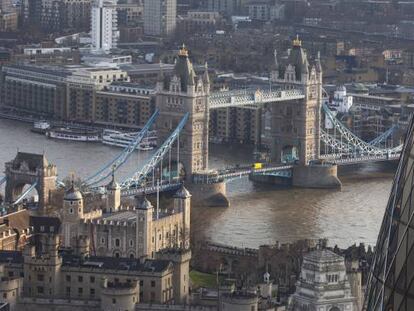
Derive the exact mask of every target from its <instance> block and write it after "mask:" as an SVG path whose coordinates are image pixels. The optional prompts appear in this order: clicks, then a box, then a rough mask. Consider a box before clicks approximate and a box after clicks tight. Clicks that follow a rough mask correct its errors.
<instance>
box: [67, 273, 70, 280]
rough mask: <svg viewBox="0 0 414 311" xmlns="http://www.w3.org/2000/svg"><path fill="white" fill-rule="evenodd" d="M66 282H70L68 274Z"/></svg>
mask: <svg viewBox="0 0 414 311" xmlns="http://www.w3.org/2000/svg"><path fill="white" fill-rule="evenodd" d="M66 282H70V275H69V274H67V275H66Z"/></svg>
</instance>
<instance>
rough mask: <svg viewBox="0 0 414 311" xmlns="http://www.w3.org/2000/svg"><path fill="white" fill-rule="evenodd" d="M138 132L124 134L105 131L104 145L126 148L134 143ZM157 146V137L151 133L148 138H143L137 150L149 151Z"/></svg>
mask: <svg viewBox="0 0 414 311" xmlns="http://www.w3.org/2000/svg"><path fill="white" fill-rule="evenodd" d="M137 135H138V132H128V133H123V132H120V131H115V130H104V131H103V135H102V143H103V144H105V145H109V146H114V147H120V148H126V147H127V146H129V145H130V144H131V143H133V142H134V140H135V138H136V136H137ZM156 145H157V136H156V135H155V131H149V132H148V134H147V136H146V137H144V138H143V140H142V141H141V143H140V144H138V146H137V147H136V149H137V150H142V151H149V150H152V149H154V147H156Z"/></svg>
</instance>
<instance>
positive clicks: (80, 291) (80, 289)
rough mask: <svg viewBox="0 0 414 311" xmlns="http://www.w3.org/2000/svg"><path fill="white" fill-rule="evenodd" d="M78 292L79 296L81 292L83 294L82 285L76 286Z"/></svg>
mask: <svg viewBox="0 0 414 311" xmlns="http://www.w3.org/2000/svg"><path fill="white" fill-rule="evenodd" d="M78 294H79V296H82V294H83V288H82V287H79V288H78Z"/></svg>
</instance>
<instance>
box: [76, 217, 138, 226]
mask: <svg viewBox="0 0 414 311" xmlns="http://www.w3.org/2000/svg"><path fill="white" fill-rule="evenodd" d="M83 224H85V225H95V226H123V227H128V226H131V227H135V226H136V221H135V220H109V219H105V218H97V219H92V218H89V219H84V220H83Z"/></svg>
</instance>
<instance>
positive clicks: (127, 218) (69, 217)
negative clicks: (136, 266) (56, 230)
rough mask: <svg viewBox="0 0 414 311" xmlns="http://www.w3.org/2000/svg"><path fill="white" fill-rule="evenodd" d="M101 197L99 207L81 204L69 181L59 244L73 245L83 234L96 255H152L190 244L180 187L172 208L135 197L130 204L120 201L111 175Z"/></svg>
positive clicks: (187, 195) (186, 194) (187, 210)
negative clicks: (69, 185)
mask: <svg viewBox="0 0 414 311" xmlns="http://www.w3.org/2000/svg"><path fill="white" fill-rule="evenodd" d="M106 190H107V192H106V195H105V196H104V197H101V198H100V200H101V201H102V204H103V207H102V208H99V207H98V208H92V207H91V206H88V204H85V202H84V199H83V195H82V193H81V192H80V191H78V190H77V189H76V188H75V187H74V186H73V185H72V187H71V188H70V189H69V190H68V191H67V192H66V193H65V196H64V199H63V208H62V210H61V219H62V223H63V225H62V227H63V228H62V242H63V243H62V246H63V247H68V248H75V247H76V246H77V245H78V243H79V241H80V239H81V238H83V237H87V238H88V240H89V243H90V245H89V248H90V251H91V253H92V254H96V255H98V256H113V257H128V258H141V257H150V258H154V257H155V253H156V252H158V251H160V250H163V249H169V248H178V249H188V248H189V246H190V241H189V239H190V201H191V195H190V193H189V192H188V191H187V190H186V189H185V188H184V187H182V188H181V189H180V190H178V192H177V193H176V194H175V195H174V199H173V200H174V204H173V207H172V209H165V208H160V207H154V206H152V204H151V202H150V201H149V200H148V199H147V198H146V197H144V198H140V197H137V198H136V199H135V201H134V204H133V206H125V205H122V204H121V188H120V186H119V185H118V183H116V182H115V180H114V179H112V181H111V182H110V183H109V184H108V185H107V187H106Z"/></svg>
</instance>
